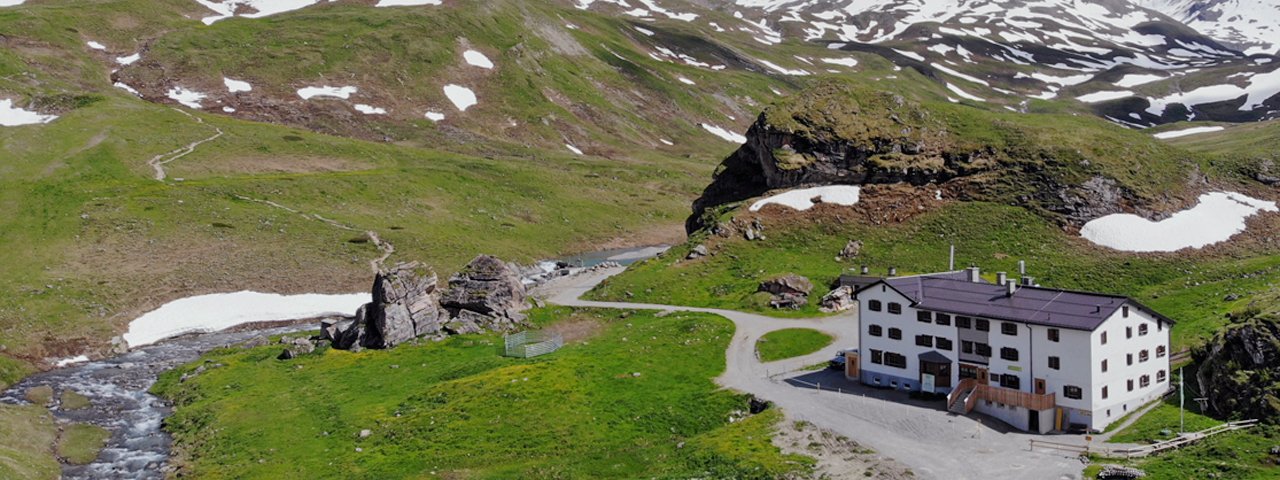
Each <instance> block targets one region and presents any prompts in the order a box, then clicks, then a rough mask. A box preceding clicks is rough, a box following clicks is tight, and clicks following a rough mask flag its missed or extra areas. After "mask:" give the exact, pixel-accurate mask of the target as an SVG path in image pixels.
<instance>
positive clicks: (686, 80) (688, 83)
mask: <svg viewBox="0 0 1280 480" xmlns="http://www.w3.org/2000/svg"><path fill="white" fill-rule="evenodd" d="M676 80H679V81H680V83H683V84H685V85H697V84H696V83H693V80H689V79H687V78H684V77H679V78H676Z"/></svg>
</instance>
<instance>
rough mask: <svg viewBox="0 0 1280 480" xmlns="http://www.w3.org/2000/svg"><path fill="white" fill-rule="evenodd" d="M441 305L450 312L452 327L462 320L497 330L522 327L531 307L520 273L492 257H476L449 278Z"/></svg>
mask: <svg viewBox="0 0 1280 480" xmlns="http://www.w3.org/2000/svg"><path fill="white" fill-rule="evenodd" d="M440 306H441V307H443V308H444V309H445V310H446V311H447V312H448V313H449V320H448V322H449V323H450V324H453V323H454V322H457V321H459V320H461V321H463V322H466V323H474V324H475V326H477V327H479V328H481V329H483V330H496V331H507V330H514V329H516V328H518V327H519V326H520V325H521V324H523V323H524V321H525V315H524V313H523V312H524V310H527V309H528V308H529V305H528V301H527V298H526V292H525V288H524V284H523V283H522V282H521V281H520V275H519V274H518V273H517V270H516V269H515V268H514V267H513V266H511V265H509V264H507V263H506V262H503V261H502V260H499V259H497V258H495V257H491V256H488V255H480V256H478V257H476V258H475V259H473V260H471V263H468V264H467V266H466V267H464V268H463V269H462V271H460V272H458V273H456V274H454V275H453V276H452V277H450V278H449V288H448V289H447V290H445V291H444V293H443V294H441V297H440ZM451 330H452V328H451Z"/></svg>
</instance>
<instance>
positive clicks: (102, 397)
mask: <svg viewBox="0 0 1280 480" xmlns="http://www.w3.org/2000/svg"><path fill="white" fill-rule="evenodd" d="M309 328H314V322H307V323H305V324H301V325H295V326H288V327H277V328H270V329H265V330H246V331H238V332H221V333H208V334H201V335H189V336H184V337H178V338H173V339H169V340H165V341H163V342H160V343H157V344H154V345H151V346H147V347H144V348H140V349H137V350H133V351H131V352H129V353H126V354H123V355H120V356H117V357H113V358H109V359H105V360H99V361H93V362H86V363H78V364H74V365H70V366H65V367H62V368H57V369H54V370H50V371H47V372H43V373H38V374H35V375H32V376H30V377H27V378H26V379H24V380H22V381H21V382H18V383H17V384H15V385H13V386H11V387H10V388H9V389H8V390H5V391H4V392H3V393H0V402H4V403H11V404H21V403H27V401H26V392H27V391H28V390H29V389H32V388H36V387H41V386H48V387H50V388H52V389H53V400H52V403H53V404H52V405H51V406H50V411H52V412H53V415H54V417H55V418H57V419H58V420H59V421H63V422H73V423H89V424H93V425H97V426H99V427H102V428H105V429H106V430H107V431H109V432H111V438H110V439H109V440H108V441H107V444H106V447H105V448H103V450H102V452H101V453H99V454H98V458H97V459H95V460H94V461H93V463H90V464H88V465H67V464H64V465H63V467H62V478H64V479H71V480H74V479H103V478H133V479H163V478H165V477H166V476H167V472H168V459H169V453H170V438H169V435H168V434H167V433H165V432H164V431H163V430H161V428H160V427H161V425H162V424H163V422H164V418H165V417H166V416H168V415H169V413H170V412H171V408H170V406H169V405H168V403H167V402H165V401H164V400H162V399H160V398H159V397H156V396H154V395H151V394H150V393H148V390H150V388H151V386H152V385H153V384H155V382H156V378H157V377H158V376H159V375H160V374H161V373H162V372H164V371H166V370H169V369H171V368H174V367H177V366H179V365H182V364H184V363H188V362H191V361H194V360H196V359H197V358H199V357H200V355H201V354H202V353H204V352H207V351H209V350H212V349H215V348H220V347H223V346H226V345H231V344H235V343H239V342H243V341H245V340H248V339H250V338H253V337H257V336H261V335H275V334H280V333H287V332H290V331H297V330H302V329H309ZM67 391H71V392H75V393H78V394H80V395H84V396H85V397H87V398H88V399H89V401H90V403H91V405H90V406H89V407H88V408H81V409H76V410H66V409H63V408H61V405H59V399H60V398H62V394H63V392H67Z"/></svg>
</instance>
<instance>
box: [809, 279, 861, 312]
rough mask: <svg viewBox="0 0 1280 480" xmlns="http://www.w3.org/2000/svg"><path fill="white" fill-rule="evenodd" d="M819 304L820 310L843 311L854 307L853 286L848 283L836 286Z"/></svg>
mask: <svg viewBox="0 0 1280 480" xmlns="http://www.w3.org/2000/svg"><path fill="white" fill-rule="evenodd" d="M818 305H820V308H819V310H821V311H823V312H843V311H845V310H848V309H850V308H853V305H854V300H853V287H850V286H848V285H841V286H839V287H836V289H835V290H832V291H830V292H827V294H826V295H823V296H822V300H821V301H820V302H819V303H818Z"/></svg>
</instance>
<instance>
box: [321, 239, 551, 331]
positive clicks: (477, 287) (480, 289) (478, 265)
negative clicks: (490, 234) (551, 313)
mask: <svg viewBox="0 0 1280 480" xmlns="http://www.w3.org/2000/svg"><path fill="white" fill-rule="evenodd" d="M517 272H518V270H517V269H516V267H515V266H514V265H511V264H508V263H505V262H503V261H502V260H499V259H497V258H494V257H490V256H488V255H481V256H478V257H476V258H475V259H474V260H472V261H471V263H470V264H468V265H467V266H466V267H465V268H464V269H463V270H462V271H461V272H459V273H457V274H455V275H454V276H453V277H451V278H450V279H449V283H448V288H446V289H443V290H442V289H440V288H439V286H438V283H439V282H438V279H437V277H436V274H435V272H433V271H432V270H431V269H430V268H427V267H425V266H423V265H422V264H420V263H418V262H412V263H401V264H398V265H396V266H394V267H392V268H390V269H386V270H383V271H380V272H378V275H377V276H376V277H375V278H374V281H373V301H371V302H369V303H367V304H365V305H364V306H362V307H360V310H359V311H357V312H356V318H355V320H354V321H352V322H351V323H350V324H347V325H340V324H336V323H332V322H331V323H329V324H324V325H321V327H322V328H321V335H322V336H323V337H325V338H326V339H329V340H332V341H333V346H334V347H335V348H340V349H346V350H350V349H359V348H391V347H394V346H396V345H398V344H400V343H404V342H406V341H409V340H412V339H414V338H418V337H427V336H443V335H453V334H461V333H477V332H483V331H509V330H514V329H516V328H519V327H520V326H521V325H522V324H523V323H524V320H525V316H524V314H523V313H521V312H522V311H523V310H525V309H526V308H528V305H527V303H526V301H525V289H524V285H523V284H522V283H521V282H520V275H519V274H518V273H517Z"/></svg>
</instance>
